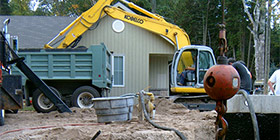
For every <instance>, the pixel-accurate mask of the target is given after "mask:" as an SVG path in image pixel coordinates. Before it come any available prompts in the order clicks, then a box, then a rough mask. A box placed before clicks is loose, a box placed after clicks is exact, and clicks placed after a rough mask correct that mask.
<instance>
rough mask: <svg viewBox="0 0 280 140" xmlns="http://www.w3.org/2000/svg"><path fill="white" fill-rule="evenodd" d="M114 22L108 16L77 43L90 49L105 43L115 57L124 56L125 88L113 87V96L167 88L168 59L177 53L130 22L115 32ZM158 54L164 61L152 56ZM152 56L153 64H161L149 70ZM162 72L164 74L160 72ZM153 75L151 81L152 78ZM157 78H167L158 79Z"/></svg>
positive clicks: (169, 45) (158, 37) (159, 39)
mask: <svg viewBox="0 0 280 140" xmlns="http://www.w3.org/2000/svg"><path fill="white" fill-rule="evenodd" d="M114 20H115V19H112V18H111V17H109V16H106V17H104V18H103V19H101V20H100V23H99V25H98V26H97V28H95V29H94V30H88V31H87V32H85V33H84V35H83V38H82V39H81V41H80V42H79V44H78V45H79V46H89V45H91V44H100V43H101V42H104V43H105V45H106V46H107V47H108V48H109V50H111V51H112V52H113V54H114V55H123V56H125V85H124V87H113V89H112V91H111V93H110V96H119V95H122V94H125V93H135V92H138V91H140V90H142V89H144V88H146V87H148V86H150V85H152V86H153V88H162V89H164V88H165V89H168V80H169V79H168V59H169V60H170V59H172V57H170V56H172V55H173V53H174V47H173V46H172V45H171V44H170V43H168V42H167V41H166V40H165V39H163V38H162V37H160V36H159V35H156V34H154V33H152V32H149V31H146V30H144V29H141V28H139V27H136V26H134V25H131V24H128V23H125V29H124V31H123V32H121V33H116V32H114V31H113V29H112V23H113V21H114ZM151 54H152V55H151ZM156 54H157V56H161V55H162V56H164V59H162V60H158V59H157V58H155V57H154V56H153V55H156ZM150 55H151V58H152V59H151V60H152V61H153V63H154V64H157V63H158V62H159V64H162V65H160V67H157V66H156V67H154V66H153V67H152V68H149V66H150V65H149V64H150V63H149V61H150ZM159 58H161V57H159ZM159 69H160V70H163V69H164V71H161V72H160V73H157V72H156V71H158V70H159ZM164 73H165V74H164ZM150 74H151V76H152V79H151V78H150V79H149V76H150ZM158 75H165V76H164V77H162V76H160V77H161V78H163V79H158V77H157V76H158ZM153 78H155V79H153ZM159 80H160V81H159ZM154 86H158V87H154Z"/></svg>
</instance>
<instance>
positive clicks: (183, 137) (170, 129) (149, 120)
mask: <svg viewBox="0 0 280 140" xmlns="http://www.w3.org/2000/svg"><path fill="white" fill-rule="evenodd" d="M139 96H140V100H141V105H142V109H143V112H144V116H145V118H146V119H147V121H148V122H149V123H150V124H151V125H152V126H154V127H156V128H159V129H162V130H168V131H174V132H175V133H176V134H177V135H178V136H179V137H180V138H181V139H182V140H187V138H186V137H185V136H184V135H183V134H182V133H181V132H180V131H178V130H176V129H174V128H168V127H163V126H160V125H157V124H156V123H154V122H153V121H152V120H151V119H150V117H149V116H148V113H147V110H146V108H145V104H144V95H143V92H142V91H141V92H140V94H139Z"/></svg>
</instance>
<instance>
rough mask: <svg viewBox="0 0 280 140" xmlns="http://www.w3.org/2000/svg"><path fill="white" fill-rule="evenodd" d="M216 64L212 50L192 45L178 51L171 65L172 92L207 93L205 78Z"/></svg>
mask: <svg viewBox="0 0 280 140" xmlns="http://www.w3.org/2000/svg"><path fill="white" fill-rule="evenodd" d="M215 64H216V61H215V57H214V55H213V51H212V49H211V48H209V47H207V46H198V45H190V46H186V47H183V48H181V49H180V50H178V51H176V53H175V54H174V57H173V61H172V65H171V73H170V74H171V75H170V86H171V92H172V93H175V94H178V93H190V94H191V93H198V94H199V93H206V92H205V90H204V88H203V78H204V75H205V73H206V71H207V70H208V69H209V68H210V67H211V66H213V65H215Z"/></svg>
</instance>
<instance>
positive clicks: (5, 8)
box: [0, 0, 12, 15]
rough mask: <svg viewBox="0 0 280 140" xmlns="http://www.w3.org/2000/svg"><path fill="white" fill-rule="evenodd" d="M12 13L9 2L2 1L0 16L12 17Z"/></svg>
mask: <svg viewBox="0 0 280 140" xmlns="http://www.w3.org/2000/svg"><path fill="white" fill-rule="evenodd" d="M11 13H12V10H11V7H10V5H9V0H0V15H10V14H11Z"/></svg>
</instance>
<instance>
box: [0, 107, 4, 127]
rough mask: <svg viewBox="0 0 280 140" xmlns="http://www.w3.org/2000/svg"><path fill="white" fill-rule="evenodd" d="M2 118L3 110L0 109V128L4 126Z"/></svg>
mask: <svg viewBox="0 0 280 140" xmlns="http://www.w3.org/2000/svg"><path fill="white" fill-rule="evenodd" d="M4 117H5V110H4V109H1V111H0V126H3V125H4Z"/></svg>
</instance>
